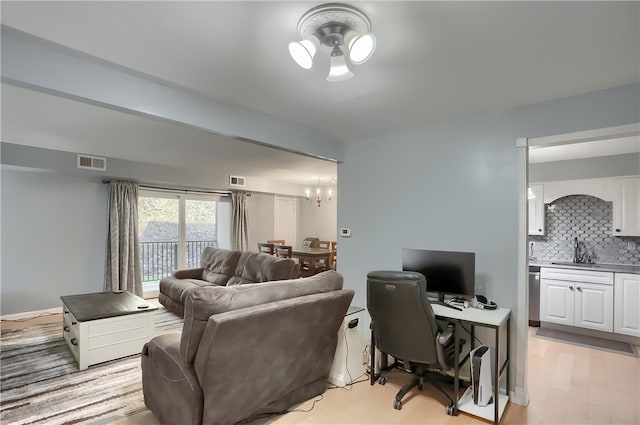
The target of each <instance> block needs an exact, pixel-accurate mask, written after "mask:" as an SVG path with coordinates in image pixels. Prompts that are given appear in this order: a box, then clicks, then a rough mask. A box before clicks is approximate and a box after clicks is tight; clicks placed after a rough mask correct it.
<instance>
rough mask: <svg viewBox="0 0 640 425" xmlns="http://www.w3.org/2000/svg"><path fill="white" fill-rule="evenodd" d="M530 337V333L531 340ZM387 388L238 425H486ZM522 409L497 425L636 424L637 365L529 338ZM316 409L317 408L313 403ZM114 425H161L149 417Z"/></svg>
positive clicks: (434, 400) (392, 379) (346, 393)
mask: <svg viewBox="0 0 640 425" xmlns="http://www.w3.org/2000/svg"><path fill="white" fill-rule="evenodd" d="M58 319H59V315H58V317H57V318H56V316H47V317H41V318H37V319H33V320H27V321H21V322H3V323H2V329H9V328H15V327H21V326H31V325H33V324H37V323H46V322H50V321H53V320H58ZM531 331H532V329H530V333H531ZM387 378H388V381H387V384H386V385H384V386H382V385H378V384H376V385H374V386H370V385H369V383H368V381H367V382H361V383H357V384H354V385H352V386H351V387H350V388H348V389H342V388H336V389H331V390H328V391H327V392H326V393H325V394H324V395H323V396H319V397H315V398H314V399H313V400H310V401H308V402H305V403H303V404H302V405H300V406H297V408H296V409H297V410H298V411H294V412H291V413H288V414H286V415H280V416H270V417H267V418H261V419H258V420H254V421H252V422H250V423H242V424H243V425H266V424H269V425H285V424H287V425H288V424H292V425H293V424H307V425H320V424H322V425H324V424H380V425H382V424H461V425H462V424H487V423H489V422H487V421H484V420H482V419H478V418H475V417H473V416H470V415H467V414H465V413H460V414H459V415H458V416H447V415H446V413H445V409H444V406H445V403H444V400H442V398H441V396H440V395H439V394H438V393H437V392H435V390H433V389H432V388H430V387H429V386H428V385H427V386H425V389H424V390H423V391H422V392H418V391H417V390H414V391H413V392H412V393H410V394H409V395H407V396H406V397H405V399H404V402H403V407H402V410H395V409H393V407H392V403H393V399H394V396H395V393H396V392H397V391H398V389H399V388H400V387H401V386H402V385H404V384H405V383H406V382H407V380H408V375H406V374H404V373H403V372H399V371H398V372H393V373H389V374H387ZM528 379H529V382H528V385H529V395H530V400H531V401H530V403H529V406H527V407H522V406H518V405H515V404H513V403H511V404H509V406H508V407H507V410H506V412H505V415H504V417H503V419H502V422H501V424H553V425H555V424H576V425H578V424H599V425H600V424H640V359H638V358H635V357H629V356H623V355H619V354H613V353H608V352H604V351H599V350H592V349H588V348H584V347H578V346H574V345H568V344H561V343H557V342H553V341H548V340H545V339H539V338H535V337H531V336H530V337H529V374H528ZM314 402H315V403H314ZM114 424H119V425H143V424H144V425H156V424H160V423H159V422H158V420H157V419H156V417H155V416H154V415H153V414H152V413H151V412H149V411H144V412H141V413H139V414H136V415H134V416H131V417H128V418H126V419H124V420H121V421H117V422H114ZM176 425H179V424H176Z"/></svg>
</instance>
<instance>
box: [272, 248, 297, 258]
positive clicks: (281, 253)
mask: <svg viewBox="0 0 640 425" xmlns="http://www.w3.org/2000/svg"><path fill="white" fill-rule="evenodd" d="M273 248H274V250H275V254H276V257H280V258H291V249H292V248H291V245H274V247H273Z"/></svg>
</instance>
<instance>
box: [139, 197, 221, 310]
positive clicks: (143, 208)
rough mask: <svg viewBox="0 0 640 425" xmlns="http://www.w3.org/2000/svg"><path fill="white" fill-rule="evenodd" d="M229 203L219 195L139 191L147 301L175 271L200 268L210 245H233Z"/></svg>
mask: <svg viewBox="0 0 640 425" xmlns="http://www.w3.org/2000/svg"><path fill="white" fill-rule="evenodd" d="M229 212H230V203H229V202H226V201H225V200H224V199H223V198H220V197H218V196H197V195H191V194H189V195H183V194H171V193H163V192H151V191H140V196H139V197H138V242H139V244H140V265H141V268H142V286H143V291H144V296H145V298H153V297H157V296H158V283H159V282H160V279H162V278H163V277H166V276H169V275H170V274H171V273H172V272H173V271H174V270H177V269H183V268H194V267H199V266H200V255H201V254H202V251H203V250H204V248H206V247H208V246H213V247H221V248H228V247H229V246H230V240H229V234H230V225H229V223H230V217H229Z"/></svg>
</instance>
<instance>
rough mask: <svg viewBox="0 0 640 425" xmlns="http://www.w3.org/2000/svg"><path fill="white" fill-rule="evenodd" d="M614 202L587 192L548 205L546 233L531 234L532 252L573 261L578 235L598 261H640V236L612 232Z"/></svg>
mask: <svg viewBox="0 0 640 425" xmlns="http://www.w3.org/2000/svg"><path fill="white" fill-rule="evenodd" d="M612 209H613V208H612V203H611V202H607V201H603V200H602V199H600V198H595V197H593V196H587V195H571V196H565V197H564V198H560V199H557V200H555V201H554V202H553V203H551V204H549V205H546V206H545V210H546V211H545V220H546V222H545V227H546V234H545V235H544V236H529V255H531V244H532V243H533V256H534V257H536V258H538V259H540V260H558V261H573V254H574V249H573V243H574V238H575V237H578V240H579V241H580V252H581V253H586V254H587V255H588V256H590V257H591V259H592V260H593V262H594V263H613V264H636V265H640V237H616V236H613V235H612V234H611V226H612V224H611V223H612V217H613V211H612Z"/></svg>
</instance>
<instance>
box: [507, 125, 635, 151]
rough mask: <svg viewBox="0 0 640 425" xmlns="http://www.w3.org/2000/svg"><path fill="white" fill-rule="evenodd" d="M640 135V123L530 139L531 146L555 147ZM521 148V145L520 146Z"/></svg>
mask: <svg viewBox="0 0 640 425" xmlns="http://www.w3.org/2000/svg"><path fill="white" fill-rule="evenodd" d="M639 134H640V123H634V124H627V125H619V126H615V127H606V128H597V129H595V130H585V131H576V132H573V133H565V134H556V135H553V136H546V137H532V138H530V139H528V142H529V143H528V145H529V146H555V145H568V144H571V143H582V142H593V141H596V140H607V139H616V138H619V137H628V136H637V135H639ZM518 140H521V139H518ZM518 147H520V145H518Z"/></svg>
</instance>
